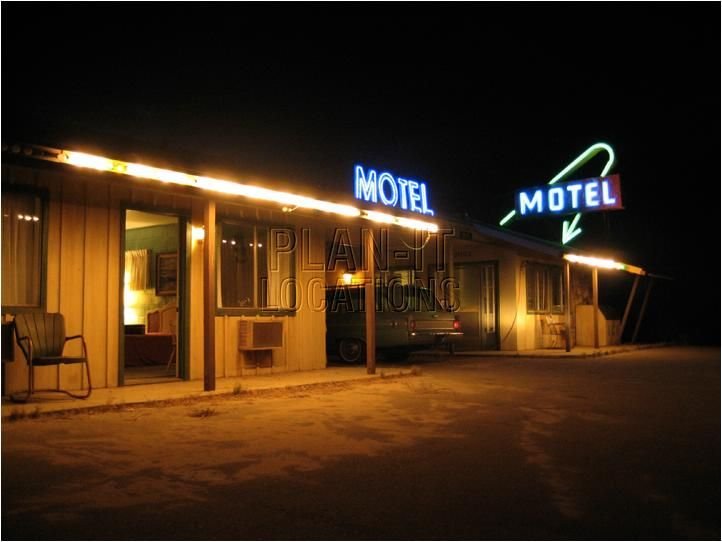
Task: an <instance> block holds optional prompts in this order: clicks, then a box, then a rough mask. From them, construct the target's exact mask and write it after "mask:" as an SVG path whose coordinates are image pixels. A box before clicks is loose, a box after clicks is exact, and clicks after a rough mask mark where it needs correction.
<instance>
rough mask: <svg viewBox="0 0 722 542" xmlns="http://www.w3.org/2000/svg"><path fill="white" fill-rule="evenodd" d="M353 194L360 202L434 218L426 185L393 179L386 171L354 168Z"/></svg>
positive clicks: (361, 167)
mask: <svg viewBox="0 0 722 542" xmlns="http://www.w3.org/2000/svg"><path fill="white" fill-rule="evenodd" d="M354 194H355V196H356V199H360V200H362V201H366V202H371V203H382V204H383V205H386V206H388V207H399V208H401V209H404V210H405V211H413V212H414V213H421V214H423V215H431V216H434V211H432V210H431V209H430V208H429V203H428V196H427V191H426V183H424V182H419V181H413V180H411V179H403V178H401V177H394V176H393V175H392V174H391V173H389V172H387V171H383V172H381V173H380V174H379V173H377V172H376V170H373V169H366V170H364V168H363V166H356V167H355V168H354Z"/></svg>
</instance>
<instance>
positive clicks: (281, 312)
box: [214, 217, 298, 316]
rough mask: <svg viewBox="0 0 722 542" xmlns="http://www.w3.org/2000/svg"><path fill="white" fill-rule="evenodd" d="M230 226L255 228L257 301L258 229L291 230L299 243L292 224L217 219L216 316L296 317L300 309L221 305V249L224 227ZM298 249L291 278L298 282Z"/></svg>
mask: <svg viewBox="0 0 722 542" xmlns="http://www.w3.org/2000/svg"><path fill="white" fill-rule="evenodd" d="M224 224H226V225H229V226H241V227H246V228H248V227H250V228H253V245H254V247H253V275H254V277H253V296H254V298H255V299H256V302H257V299H258V295H259V292H258V290H257V288H258V278H259V275H258V246H257V245H258V229H259V228H265V229H267V230H268V231H269V232H270V231H271V230H273V229H274V228H275V229H285V230H290V231H292V232H293V234H294V236H296V243H298V236H297V232H296V228H295V227H294V226H292V225H290V224H276V223H270V222H266V221H258V220H238V219H233V218H226V217H220V218H217V219H216V237H217V239H216V250H215V253H216V268H215V270H214V272H215V273H216V291H215V300H216V301H215V305H216V316H295V315H296V312H298V307H297V306H296V307H294V308H280V307H279V308H277V309H274V308H268V307H266V308H262V307H258V306H253V307H223V306H222V305H221V302H222V293H221V289H222V287H223V285H222V282H221V280H222V279H221V273H222V268H221V249H222V243H221V242H220V240H221V239H222V237H223V225H224ZM268 248H269V251H268V253H267V254H268V257H269V258H270V256H271V254H270V246H269V247H268ZM297 249H298V245H297V246H296V248H295V249H294V251H293V263H292V264H291V271H292V275H291V278H293V279H294V280H296V281H297V280H298V272H297V269H296V264H297V257H296V251H297Z"/></svg>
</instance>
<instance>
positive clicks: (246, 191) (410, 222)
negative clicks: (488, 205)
mask: <svg viewBox="0 0 722 542" xmlns="http://www.w3.org/2000/svg"><path fill="white" fill-rule="evenodd" d="M26 148H27V149H28V150H32V151H38V152H37V153H35V152H30V153H29V154H27V155H28V156H30V157H32V158H38V159H41V160H47V161H51V162H56V163H60V164H65V165H70V166H74V167H79V168H85V169H94V170H96V171H103V172H111V173H118V174H121V175H129V176H132V177H136V178H141V179H151V180H156V181H160V182H163V183H168V184H175V185H180V186H191V187H195V188H200V189H202V190H205V191H210V192H217V193H220V194H227V195H231V196H242V197H246V198H251V199H257V200H262V201H267V202H273V203H276V204H278V205H279V206H282V207H286V208H288V207H290V208H302V209H310V210H315V211H322V212H326V213H332V214H336V215H341V216H346V217H352V218H364V219H366V220H370V221H372V222H380V223H384V224H393V225H396V226H400V227H402V228H409V229H414V230H421V231H426V232H430V233H436V232H437V231H438V230H439V227H438V225H437V224H434V223H433V222H427V221H425V220H419V219H416V218H408V217H403V216H395V215H391V214H387V213H383V212H379V211H372V210H366V209H359V208H358V207H355V206H353V205H346V204H341V203H334V202H331V201H324V200H319V199H315V198H310V197H307V196H302V195H300V194H293V193H290V192H282V191H279V190H272V189H270V188H264V187H260V186H254V185H249V184H242V183H238V182H235V181H230V180H225V179H214V178H212V177H204V176H201V175H192V174H189V173H183V172H180V171H172V170H168V169H161V168H156V167H152V166H146V165H143V164H135V163H131V162H125V161H123V160H116V159H113V158H107V157H104V156H97V155H93V154H87V153H83V152H78V151H71V150H56V149H49V148H47V147H40V146H33V145H29V146H26Z"/></svg>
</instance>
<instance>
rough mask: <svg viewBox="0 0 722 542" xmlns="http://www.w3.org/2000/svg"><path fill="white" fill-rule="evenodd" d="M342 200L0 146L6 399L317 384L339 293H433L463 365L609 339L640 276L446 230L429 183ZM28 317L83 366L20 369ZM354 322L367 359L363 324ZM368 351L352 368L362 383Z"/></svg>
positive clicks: (353, 183)
mask: <svg viewBox="0 0 722 542" xmlns="http://www.w3.org/2000/svg"><path fill="white" fill-rule="evenodd" d="M340 184H343V185H344V187H348V189H347V190H346V189H345V188H344V187H342V191H341V193H339V194H324V193H319V192H318V189H317V188H314V187H304V186H292V187H289V186H288V185H286V186H284V185H282V184H281V183H273V182H266V183H265V184H262V183H258V182H249V181H245V180H244V179H243V178H240V177H239V178H215V177H211V176H205V175H204V172H189V171H183V169H182V168H179V167H175V168H174V167H173V166H172V165H169V164H157V163H142V164H141V163H136V162H134V161H133V160H130V159H128V160H126V159H125V158H124V157H122V156H103V155H100V154H86V153H83V152H78V151H77V150H73V149H57V148H47V147H41V146H34V145H3V149H2V212H3V219H2V220H3V221H2V321H3V343H2V349H3V356H2V357H3V395H4V396H11V395H15V394H20V398H21V399H22V398H24V397H23V393H24V392H25V391H26V390H28V388H29V386H30V385H31V381H32V386H33V388H34V389H35V390H43V389H54V388H62V389H66V390H73V392H74V393H77V394H83V393H84V392H83V391H81V390H87V388H88V380H89V379H90V381H91V382H92V388H95V389H97V388H106V387H110V388H112V387H117V386H125V385H132V384H139V383H144V382H154V383H157V382H166V381H167V382H173V381H177V380H198V381H203V386H204V389H206V390H212V389H214V388H215V383H216V379H218V378H226V377H243V376H246V375H262V374H276V373H282V372H288V371H305V370H314V369H323V368H325V367H326V366H327V363H328V356H327V351H326V308H327V307H326V303H325V291H326V288H327V287H328V286H334V285H339V284H349V283H350V284H352V285H354V284H365V283H371V282H373V283H375V284H390V283H391V282H393V281H396V283H401V284H417V285H418V284H422V285H424V286H426V287H429V288H432V289H433V290H434V291H435V292H436V295H437V297H438V299H439V300H440V301H441V304H442V305H443V306H444V307H446V308H447V309H448V310H453V311H454V312H455V313H456V315H457V317H458V320H459V321H460V323H461V330H462V331H463V336H462V337H461V338H460V339H459V341H458V344H457V349H459V350H468V351H479V350H510V351H524V350H532V349H543V348H557V349H567V350H571V349H574V348H576V347H578V346H597V347H601V346H605V345H610V344H616V343H618V342H619V341H620V337H621V334H622V328H623V327H624V326H625V325H626V321H627V320H628V316H629V312H630V307H631V305H632V303H631V302H632V298H633V296H634V295H635V292H636V291H637V289H638V288H637V287H638V284H639V283H640V278H641V277H645V275H647V273H646V272H645V271H644V270H642V269H640V268H637V267H634V266H630V265H625V264H621V263H617V262H614V261H611V260H603V259H595V258H593V257H591V255H589V254H579V253H577V252H575V251H573V250H570V249H566V248H564V247H562V246H561V245H559V244H554V243H548V242H545V241H542V240H539V239H535V238H531V237H528V236H524V235H521V234H516V233H512V232H510V231H509V230H504V229H502V228H499V227H493V226H488V225H484V224H480V223H477V222H475V221H472V220H467V219H464V220H459V219H454V218H450V217H448V216H446V215H445V214H444V211H443V209H436V208H435V206H434V199H433V185H432V184H431V183H424V182H421V181H415V180H412V179H408V178H405V177H400V176H399V175H397V174H396V173H390V172H386V171H384V170H383V169H381V168H380V166H376V165H370V166H366V165H357V166H355V167H354V170H353V171H349V172H348V178H347V182H345V183H340ZM566 192H567V194H568V195H570V196H576V195H579V194H578V190H577V189H576V188H573V189H571V190H567V191H566ZM600 194H601V192H600ZM603 195H606V197H609V194H606V193H605V194H603ZM539 197H540V196H536V195H535V194H531V195H529V197H528V198H527V201H528V202H527V208H528V209H531V208H532V207H533V206H539V205H541V203H540V200H539ZM554 197H556V196H552V199H550V200H549V201H550V202H551V205H556V204H557V200H555V199H553V198H554ZM600 197H601V196H600ZM535 198H536V199H535ZM610 269H611V270H610ZM620 271H622V272H630V273H632V274H634V275H635V280H634V286H633V288H632V291H631V292H630V296H629V302H628V303H627V307H626V310H625V311H624V315H623V317H622V318H619V315H610V314H605V312H604V311H603V310H602V309H601V308H599V307H598V306H597V305H598V304H597V301H596V300H597V292H598V282H599V281H598V278H599V275H603V274H604V273H612V272H620ZM643 282H649V281H648V280H646V281H643ZM643 285H644V284H643ZM642 289H643V288H642ZM371 291H372V289H371V288H366V292H367V294H368V293H370V292H371ZM648 293H649V288H647V289H646V293H645V296H644V297H645V299H644V303H643V305H642V313H643V310H644V306H646V299H647V296H648ZM367 299H368V297H367ZM569 300H571V302H569ZM371 302H372V303H373V301H371ZM369 305H370V304H369V303H367V304H366V306H369ZM40 312H42V313H60V314H61V315H62V316H63V317H64V323H65V329H64V334H65V335H67V336H78V335H80V336H82V339H78V340H70V341H68V342H67V345H65V350H64V355H65V356H75V357H81V358H82V357H84V356H83V354H84V351H83V347H84V348H85V354H86V356H85V357H86V358H87V360H88V363H87V366H85V365H84V364H82V363H72V364H62V365H58V364H53V363H49V364H48V365H47V366H44V365H37V364H36V365H35V367H34V368H33V370H32V371H30V370H29V366H28V363H27V362H26V357H25V355H24V351H23V349H21V346H25V347H26V348H25V349H27V342H28V341H24V344H18V341H17V340H16V337H17V336H18V335H19V334H18V333H15V332H13V327H14V325H13V323H14V322H16V323H19V322H21V321H23V322H26V323H27V322H28V318H30V317H31V316H29V315H35V314H37V313H40ZM642 315H643V314H640V315H639V318H637V323H639V321H641V316H642ZM33 317H34V316H33ZM365 321H366V333H367V335H366V336H367V341H370V342H371V343H372V342H373V341H374V340H375V331H374V330H375V315H374V311H366V315H365ZM33 322H36V321H34V320H33ZM15 327H16V328H19V326H18V325H15ZM637 330H638V326H637V329H635V338H636V331H637ZM55 332H57V330H55V331H53V330H51V331H47V333H49V334H50V335H52V334H53V333H55ZM58 333H59V332H58ZM21 342H22V341H21ZM33 348H35V350H36V352H35V354H36V355H40V354H38V349H39V348H41V347H40V346H38V345H37V344H36V345H34V346H33ZM366 352H367V354H366V355H367V360H366V369H364V368H363V367H362V366H359V370H360V371H363V370H368V371H370V372H372V371H373V370H374V368H375V352H374V349H373V348H367V349H366ZM31 374H32V378H31Z"/></svg>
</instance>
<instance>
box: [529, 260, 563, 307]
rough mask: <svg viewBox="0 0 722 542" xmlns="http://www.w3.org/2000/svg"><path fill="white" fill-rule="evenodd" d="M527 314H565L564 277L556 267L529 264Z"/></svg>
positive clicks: (559, 268)
mask: <svg viewBox="0 0 722 542" xmlns="http://www.w3.org/2000/svg"><path fill="white" fill-rule="evenodd" d="M526 311H527V313H555V314H559V313H562V312H564V275H563V273H562V268H561V267H559V266H556V265H543V264H537V263H527V266H526Z"/></svg>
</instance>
